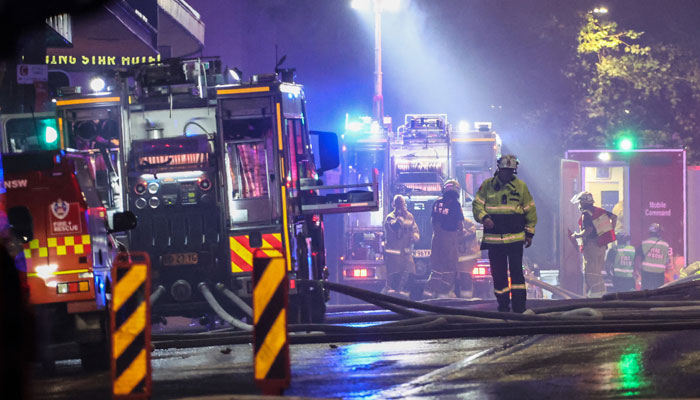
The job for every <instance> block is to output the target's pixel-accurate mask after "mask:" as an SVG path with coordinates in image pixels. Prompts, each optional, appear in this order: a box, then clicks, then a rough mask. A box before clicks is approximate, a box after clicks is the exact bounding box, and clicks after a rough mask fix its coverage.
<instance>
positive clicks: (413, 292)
mask: <svg viewBox="0 0 700 400" xmlns="http://www.w3.org/2000/svg"><path fill="white" fill-rule="evenodd" d="M423 286H425V282H424V281H421V280H420V279H418V276H417V275H416V274H408V282H406V288H407V289H408V292H409V296H408V298H409V299H410V300H413V301H420V300H423Z"/></svg>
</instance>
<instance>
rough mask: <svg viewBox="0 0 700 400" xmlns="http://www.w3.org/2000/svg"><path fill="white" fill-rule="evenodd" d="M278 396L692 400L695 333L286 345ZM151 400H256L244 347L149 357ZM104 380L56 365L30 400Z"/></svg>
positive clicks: (97, 387)
mask: <svg viewBox="0 0 700 400" xmlns="http://www.w3.org/2000/svg"><path fill="white" fill-rule="evenodd" d="M290 352H291V359H292V365H291V370H292V383H291V387H290V388H289V389H288V390H286V391H285V395H290V396H303V397H315V398H348V399H353V398H377V399H379V398H397V399H398V398H407V397H408V398H424V399H452V398H455V399H456V398H459V399H501V398H503V399H506V398H507V399H513V398H519V399H528V398H531V399H535V398H537V399H542V398H564V397H566V398H567V399H576V398H620V397H632V398H669V397H672V398H694V397H695V398H697V397H700V385H698V384H697V382H699V381H700V332H698V331H694V330H685V331H674V332H645V333H635V334H630V333H619V334H614V333H613V334H580V335H533V336H517V337H502V338H483V339H441V340H416V341H384V342H371V343H334V344H327V343H326V344H299V345H292V346H290ZM152 355H153V397H152V398H153V399H172V398H182V397H189V396H205V395H224V394H256V393H259V391H258V389H257V388H256V387H255V386H254V385H253V383H252V376H253V369H252V348H251V346H250V345H248V344H245V345H232V346H213V347H202V348H189V349H169V350H156V351H154V352H153V353H152ZM108 379H109V378H108V374H107V373H85V372H82V370H81V369H80V365H79V362H78V361H77V360H68V361H61V362H59V363H58V365H57V369H56V375H55V376H38V377H37V378H36V380H35V382H34V385H33V387H34V392H35V395H36V398H37V399H75V398H82V399H90V398H108V397H109V382H108Z"/></svg>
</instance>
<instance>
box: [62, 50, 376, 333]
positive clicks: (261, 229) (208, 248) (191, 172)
mask: <svg viewBox="0 0 700 400" xmlns="http://www.w3.org/2000/svg"><path fill="white" fill-rule="evenodd" d="M120 76H121V77H122V79H121V80H120V81H118V83H117V84H115V85H114V87H115V88H118V90H117V91H115V92H112V93H98V94H85V93H74V94H72V95H68V96H64V97H63V98H61V99H59V100H58V101H57V106H58V109H59V117H60V118H61V121H62V122H61V124H60V126H61V129H62V130H61V134H62V135H63V136H62V137H66V139H65V143H68V144H71V143H73V144H74V145H75V146H80V148H81V149H82V150H81V151H84V152H85V151H88V152H90V154H92V155H93V156H94V158H95V165H96V166H97V167H99V170H100V171H102V173H101V174H100V177H101V178H102V179H101V187H102V188H103V191H105V192H106V193H107V194H110V195H111V196H110V197H111V199H112V202H111V203H109V205H106V207H107V206H110V207H113V208H111V209H110V208H108V211H109V210H114V211H115V212H116V211H117V210H119V208H120V207H123V208H124V209H129V210H131V211H133V212H134V213H135V214H136V216H137V217H138V219H139V227H138V228H137V229H136V230H134V231H133V232H131V233H130V235H129V239H128V242H129V248H130V249H134V250H143V251H147V252H148V253H149V254H150V256H151V261H152V267H153V273H152V277H153V287H154V288H155V289H156V290H157V293H158V294H159V297H158V300H157V301H156V302H155V303H154V305H153V314H154V315H156V316H167V315H188V316H191V317H199V316H202V314H204V313H208V312H210V310H211V307H210V304H207V303H208V302H209V298H208V296H207V295H206V294H205V292H207V291H209V288H213V287H219V288H224V289H228V290H230V291H231V292H233V293H234V294H237V295H238V296H240V297H244V298H247V297H249V296H250V294H251V286H252V285H251V284H252V281H251V278H252V277H251V270H252V254H253V251H254V249H255V248H261V249H262V250H263V251H264V253H265V254H267V255H269V256H274V255H282V256H284V257H285V258H286V260H287V266H288V270H289V274H290V278H291V280H290V281H291V282H295V279H305V280H306V279H310V280H313V281H315V282H316V283H317V284H315V285H311V286H309V287H307V286H304V287H293V288H292V292H293V293H294V294H295V296H293V299H292V304H294V305H295V306H296V305H299V304H305V305H307V306H305V307H297V308H296V310H295V309H293V310H292V311H291V313H290V315H294V314H295V311H298V313H296V314H297V316H298V318H300V319H304V320H308V319H312V320H314V321H318V320H321V319H323V316H324V314H325V301H326V299H327V293H323V292H322V290H321V285H319V284H318V283H320V281H322V280H323V279H325V278H326V277H327V271H326V263H325V245H324V241H323V228H324V226H323V218H322V216H323V214H328V213H348V212H356V211H361V210H376V209H377V204H378V199H377V193H378V190H377V185H378V184H377V177H376V175H375V176H373V177H372V181H371V182H369V183H366V184H362V185H353V186H347V185H346V186H343V185H331V186H329V185H323V184H322V182H320V180H319V178H320V175H321V174H322V173H323V171H324V170H328V169H332V168H335V166H337V163H338V157H339V156H338V152H339V149H338V142H337V137H336V136H335V134H331V133H323V132H316V133H315V132H310V131H309V128H308V118H307V116H306V109H305V100H304V92H303V89H302V86H301V85H298V84H295V83H293V82H292V81H291V80H289V79H287V80H286V81H284V82H283V81H282V79H281V78H280V75H278V74H269V75H256V76H254V77H252V78H251V81H250V82H248V83H241V82H236V83H233V84H230V85H221V86H216V84H217V83H221V82H222V81H223V80H224V79H223V78H222V75H221V68H220V63H219V62H218V60H216V59H193V60H181V61H177V62H170V63H162V64H160V63H159V64H152V65H143V66H139V67H136V68H134V69H132V70H129V71H127V72H124V73H122V74H121V75H120ZM119 82H120V83H119ZM312 149H313V151H312ZM348 189H350V192H345V191H347V190H348ZM362 189H364V190H362ZM219 284H221V285H219ZM213 297H215V298H218V299H220V300H222V301H221V303H222V305H223V306H224V307H225V308H227V311H230V313H232V314H235V313H236V308H235V307H226V305H228V304H229V301H228V299H226V298H225V297H224V296H223V295H222V294H220V293H218V292H214V293H213ZM296 298H303V299H304V300H303V301H299V302H297V301H296V300H295V299H296Z"/></svg>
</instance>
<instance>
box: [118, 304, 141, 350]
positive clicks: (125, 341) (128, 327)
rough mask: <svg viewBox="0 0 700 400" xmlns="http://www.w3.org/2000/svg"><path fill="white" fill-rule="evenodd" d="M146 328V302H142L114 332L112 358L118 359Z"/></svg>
mask: <svg viewBox="0 0 700 400" xmlns="http://www.w3.org/2000/svg"><path fill="white" fill-rule="evenodd" d="M145 327H146V302H145V301H142V302H141V304H139V306H138V307H137V308H136V310H135V311H134V312H133V313H132V314H131V315H130V316H129V319H127V320H126V322H124V323H123V324H122V326H120V327H119V330H118V331H116V332H114V335H113V339H114V342H113V343H114V344H113V345H112V349H113V350H114V351H113V353H114V356H113V357H114V358H115V359H116V358H119V357H120V356H121V355H122V353H124V350H126V348H127V347H129V345H130V344H131V343H132V342H133V341H134V339H135V338H136V337H137V336H138V335H139V334H140V333H141V332H143V330H144V328H145Z"/></svg>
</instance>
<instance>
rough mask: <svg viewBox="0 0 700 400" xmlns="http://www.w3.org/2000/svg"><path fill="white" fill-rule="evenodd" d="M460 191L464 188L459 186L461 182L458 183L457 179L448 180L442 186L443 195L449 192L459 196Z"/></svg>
mask: <svg viewBox="0 0 700 400" xmlns="http://www.w3.org/2000/svg"><path fill="white" fill-rule="evenodd" d="M460 190H462V188H461V187H460V186H459V182H457V180H456V179H448V180H447V181H445V183H444V184H443V185H442V194H445V193H447V192H455V193H457V194H459V191H460Z"/></svg>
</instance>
